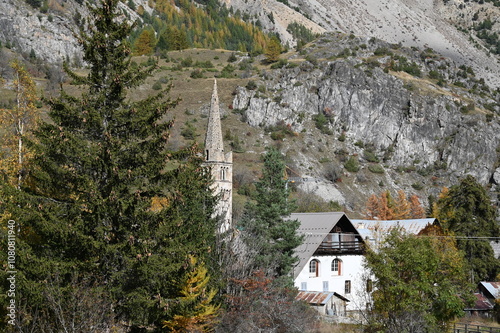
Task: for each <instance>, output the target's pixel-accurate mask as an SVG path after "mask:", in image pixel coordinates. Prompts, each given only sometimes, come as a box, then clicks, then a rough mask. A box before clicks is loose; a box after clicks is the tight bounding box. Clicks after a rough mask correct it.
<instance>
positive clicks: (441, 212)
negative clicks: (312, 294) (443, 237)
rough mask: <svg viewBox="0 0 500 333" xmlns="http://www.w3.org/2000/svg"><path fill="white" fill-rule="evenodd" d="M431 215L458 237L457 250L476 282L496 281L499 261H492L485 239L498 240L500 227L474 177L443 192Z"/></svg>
mask: <svg viewBox="0 0 500 333" xmlns="http://www.w3.org/2000/svg"><path fill="white" fill-rule="evenodd" d="M433 211H434V215H435V217H436V218H438V219H439V221H440V222H441V224H442V226H443V228H444V229H445V230H449V231H451V232H452V233H453V234H455V236H457V245H458V248H459V249H460V250H462V251H464V253H465V258H466V259H467V262H468V264H469V266H470V269H471V271H472V274H471V277H472V278H473V280H474V281H475V282H479V281H482V280H488V279H495V277H496V274H498V272H500V260H498V259H497V258H495V255H494V252H493V249H492V247H491V245H490V243H489V240H488V239H487V237H499V236H500V226H499V224H498V221H497V218H496V217H497V216H496V210H495V207H493V205H492V204H491V199H490V198H489V197H488V194H487V193H486V190H485V189H484V188H483V187H482V186H481V184H479V183H478V182H477V181H476V179H475V178H474V177H473V176H470V175H469V176H467V177H465V178H463V179H461V180H460V183H459V184H457V185H454V186H452V187H451V188H450V189H449V190H445V191H443V193H442V194H441V195H440V198H439V199H438V201H437V202H436V203H435V206H434V209H433Z"/></svg>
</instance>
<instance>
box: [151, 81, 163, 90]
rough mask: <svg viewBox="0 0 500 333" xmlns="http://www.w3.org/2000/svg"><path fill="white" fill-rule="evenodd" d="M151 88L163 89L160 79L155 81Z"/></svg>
mask: <svg viewBox="0 0 500 333" xmlns="http://www.w3.org/2000/svg"><path fill="white" fill-rule="evenodd" d="M151 88H152V89H153V90H160V89H161V82H160V81H156V82H155V83H153V86H152V87H151Z"/></svg>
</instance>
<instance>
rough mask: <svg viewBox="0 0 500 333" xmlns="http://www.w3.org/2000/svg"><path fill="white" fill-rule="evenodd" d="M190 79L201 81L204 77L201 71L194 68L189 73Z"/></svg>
mask: <svg viewBox="0 0 500 333" xmlns="http://www.w3.org/2000/svg"><path fill="white" fill-rule="evenodd" d="M190 77H191V78H192V79H202V78H203V77H204V76H203V71H202V70H201V69H199V68H196V69H195V70H194V71H192V72H191V75H190Z"/></svg>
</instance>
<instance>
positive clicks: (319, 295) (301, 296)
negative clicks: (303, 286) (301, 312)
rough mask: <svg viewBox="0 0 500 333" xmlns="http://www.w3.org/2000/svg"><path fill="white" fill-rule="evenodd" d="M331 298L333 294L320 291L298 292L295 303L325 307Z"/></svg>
mask: <svg viewBox="0 0 500 333" xmlns="http://www.w3.org/2000/svg"><path fill="white" fill-rule="evenodd" d="M332 297H333V292H332V293H329V292H321V291H299V293H298V295H297V296H296V297H295V299H296V300H297V301H304V302H307V303H309V304H312V305H325V304H326V303H327V302H328V300H330V298H332Z"/></svg>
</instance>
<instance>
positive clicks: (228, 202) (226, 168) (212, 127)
mask: <svg viewBox="0 0 500 333" xmlns="http://www.w3.org/2000/svg"><path fill="white" fill-rule="evenodd" d="M204 165H205V166H207V167H209V168H210V170H211V172H212V177H213V179H214V189H215V191H214V192H215V195H219V196H220V200H219V203H218V205H217V207H216V214H217V215H219V216H220V217H221V219H222V221H221V222H222V223H221V227H220V230H219V231H220V232H221V233H222V232H225V231H227V230H228V229H229V228H230V227H231V220H232V209H233V204H232V200H233V199H232V198H233V153H232V152H231V151H229V152H227V153H224V143H223V142H222V129H221V123H220V112H219V96H218V95H217V81H214V90H213V92H212V101H211V103H210V113H209V115H208V125H207V134H206V137H205V162H204Z"/></svg>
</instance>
